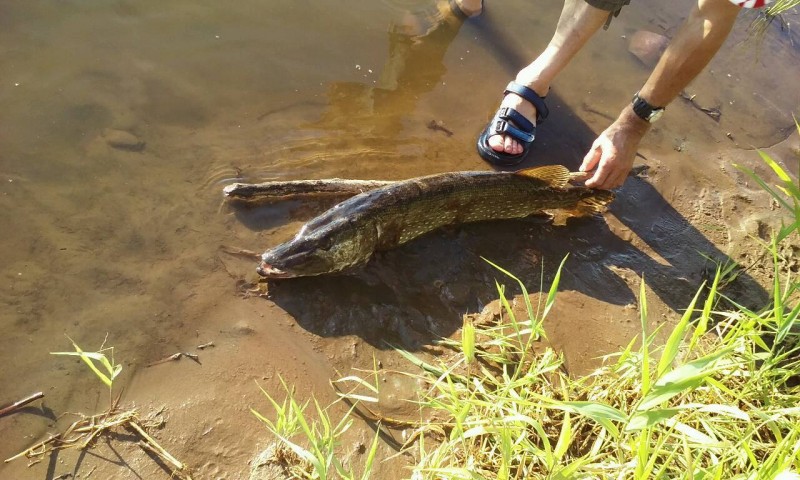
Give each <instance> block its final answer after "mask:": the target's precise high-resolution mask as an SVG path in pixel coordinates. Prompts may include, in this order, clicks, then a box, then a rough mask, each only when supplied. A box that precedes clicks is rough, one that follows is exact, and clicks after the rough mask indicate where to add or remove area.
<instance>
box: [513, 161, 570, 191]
mask: <svg viewBox="0 0 800 480" xmlns="http://www.w3.org/2000/svg"><path fill="white" fill-rule="evenodd" d="M514 174H515V175H521V176H523V177H528V178H536V179H539V180H542V181H543V182H546V183H547V184H548V185H550V186H551V187H555V188H564V187H566V186H567V184H568V183H569V181H570V180H571V179H572V173H571V172H570V171H569V169H568V168H567V167H565V166H563V165H545V166H542V167H533V168H525V169H522V170H517V171H516V172H514Z"/></svg>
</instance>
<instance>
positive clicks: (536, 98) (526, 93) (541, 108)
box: [503, 81, 550, 123]
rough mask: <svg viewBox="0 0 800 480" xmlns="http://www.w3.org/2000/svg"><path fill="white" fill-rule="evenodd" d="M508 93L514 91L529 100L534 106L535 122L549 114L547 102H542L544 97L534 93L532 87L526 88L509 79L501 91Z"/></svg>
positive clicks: (540, 120)
mask: <svg viewBox="0 0 800 480" xmlns="http://www.w3.org/2000/svg"><path fill="white" fill-rule="evenodd" d="M508 93H516V94H517V95H519V96H520V97H522V98H524V99H525V100H527V101H529V102H531V104H532V105H533V106H534V107H536V122H537V123H540V122H542V121H544V119H546V118H547V116H548V115H549V114H550V110H549V109H548V108H547V104H545V103H544V97H543V96H541V95H539V94H538V93H536V92H535V91H534V90H533V89H532V88H528V87H526V86H525V85H522V84H519V83H517V82H514V81H511V82H509V83H508V85H507V86H506V90H505V91H504V92H503V95H506V94H508Z"/></svg>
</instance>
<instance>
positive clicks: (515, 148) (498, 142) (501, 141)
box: [488, 135, 522, 155]
mask: <svg viewBox="0 0 800 480" xmlns="http://www.w3.org/2000/svg"><path fill="white" fill-rule="evenodd" d="M488 143H489V146H490V147H492V150H494V151H495V152H504V153H507V154H509V155H518V154H520V153H522V145H520V143H519V142H518V141H516V140H514V139H513V138H511V137H504V136H503V135H492V136H491V137H489V140H488Z"/></svg>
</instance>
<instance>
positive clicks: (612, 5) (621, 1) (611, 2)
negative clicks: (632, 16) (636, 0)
mask: <svg viewBox="0 0 800 480" xmlns="http://www.w3.org/2000/svg"><path fill="white" fill-rule="evenodd" d="M586 3H588V4H589V5H591V6H593V7H595V8H599V9H600V10H606V11H608V12H613V13H617V12H619V11H620V9H622V7H624V6H625V5H628V4H629V3H631V0H586Z"/></svg>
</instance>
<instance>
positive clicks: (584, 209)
mask: <svg viewBox="0 0 800 480" xmlns="http://www.w3.org/2000/svg"><path fill="white" fill-rule="evenodd" d="M613 200H614V192H610V191H608V190H596V191H593V192H592V193H591V194H590V195H587V196H585V197H584V198H582V199H580V201H578V203H577V204H576V205H575V207H573V208H568V209H564V210H559V211H555V212H550V213H552V214H553V217H554V218H553V225H564V224H566V221H567V219H569V218H573V217H578V218H580V217H591V216H593V215H598V214H601V213H603V212H605V211H606V210H607V209H608V204H609V203H611V202H612V201H613Z"/></svg>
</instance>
